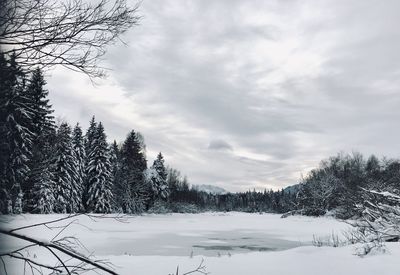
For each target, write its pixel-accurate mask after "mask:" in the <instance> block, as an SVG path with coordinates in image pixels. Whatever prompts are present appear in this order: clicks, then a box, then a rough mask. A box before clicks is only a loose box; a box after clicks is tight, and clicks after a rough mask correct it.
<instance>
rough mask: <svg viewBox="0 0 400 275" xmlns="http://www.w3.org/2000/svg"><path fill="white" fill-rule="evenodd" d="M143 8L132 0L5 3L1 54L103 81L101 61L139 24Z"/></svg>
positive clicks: (0, 0) (0, 1) (0, 14)
mask: <svg viewBox="0 0 400 275" xmlns="http://www.w3.org/2000/svg"><path fill="white" fill-rule="evenodd" d="M138 7H139V6H138V4H137V5H135V6H133V7H128V5H127V4H126V0H98V1H88V2H83V1H82V0H0V50H1V51H3V53H5V54H9V55H10V54H15V56H16V57H17V61H18V63H19V64H20V65H21V66H22V67H23V68H25V69H27V70H29V69H31V68H32V67H37V66H40V67H42V68H46V67H52V66H54V65H62V66H64V67H67V68H68V69H71V70H74V71H79V72H83V73H85V74H87V75H88V76H90V77H101V76H104V69H103V68H101V67H100V66H99V64H98V61H99V58H100V57H101V56H103V55H104V54H105V51H106V46H108V45H110V44H113V43H115V42H118V41H119V42H123V41H122V40H121V35H122V34H123V33H124V32H126V31H127V30H128V29H129V28H130V27H132V26H133V25H137V24H138V22H139V20H140V16H138V14H137V11H138Z"/></svg>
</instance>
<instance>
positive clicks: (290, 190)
mask: <svg viewBox="0 0 400 275" xmlns="http://www.w3.org/2000/svg"><path fill="white" fill-rule="evenodd" d="M299 190H300V184H299V183H298V184H294V185H290V186H288V187H286V188H283V192H284V193H291V194H294V193H297V192H298V191H299Z"/></svg>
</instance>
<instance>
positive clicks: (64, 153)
mask: <svg viewBox="0 0 400 275" xmlns="http://www.w3.org/2000/svg"><path fill="white" fill-rule="evenodd" d="M54 166H55V172H54V173H55V174H54V176H55V179H54V181H55V208H54V210H55V212H57V213H73V212H77V211H79V207H80V202H79V196H78V193H79V191H78V190H77V186H76V179H77V174H76V171H77V163H76V158H75V152H74V149H73V145H72V138H71V127H70V126H69V125H68V124H67V123H62V124H61V125H60V127H59V128H58V131H57V144H56V159H55V165H54Z"/></svg>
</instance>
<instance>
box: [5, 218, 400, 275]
mask: <svg viewBox="0 0 400 275" xmlns="http://www.w3.org/2000/svg"><path fill="white" fill-rule="evenodd" d="M60 217H62V215H19V216H12V217H11V216H3V217H0V219H1V222H2V223H1V225H2V227H3V228H15V227H19V226H23V225H27V224H32V223H38V222H43V221H50V220H54V219H57V218H60ZM111 217H112V215H108V216H106V218H104V217H103V218H99V219H91V218H89V217H86V216H80V217H76V218H74V219H73V220H74V221H75V222H74V223H73V224H72V225H70V226H69V227H68V228H67V229H66V230H64V231H63V232H62V234H61V235H60V236H59V237H62V236H74V237H77V238H79V240H80V241H81V242H82V243H83V244H84V245H85V246H86V248H87V250H88V251H89V252H88V251H85V250H84V249H82V250H81V252H85V253H86V254H88V253H90V252H94V254H95V255H97V259H107V260H108V261H110V262H111V263H112V264H113V265H114V266H115V269H116V271H117V272H119V273H120V274H123V275H125V274H126V275H128V274H129V275H131V274H147V275H152V274H154V275H156V274H159V275H167V274H171V273H173V274H175V271H176V268H177V266H179V270H180V273H179V274H183V273H185V272H187V271H190V270H192V269H194V268H196V267H197V265H198V264H199V263H200V261H201V259H204V265H205V266H206V268H207V271H208V272H211V274H266V275H267V274H268V275H270V274H283V275H284V274H288V275H289V274H290V275H292V274H296V275H303V274H304V275H312V274H321V275H322V274H335V275H338V274H363V275H368V274H371V275H372V274H374V275H375V274H383V275H384V274H388V275H389V274H393V275H394V274H396V275H398V274H400V261H399V259H400V243H390V244H388V245H387V247H386V252H385V253H378V254H375V255H368V256H365V257H359V256H356V255H354V254H355V249H356V246H354V245H353V246H343V247H338V248H334V247H314V246H312V245H311V241H312V240H313V236H317V237H324V236H329V235H331V234H335V235H338V236H339V238H342V239H344V238H343V236H342V233H343V232H344V231H346V230H348V229H349V228H350V227H349V225H348V224H346V223H344V222H340V221H338V220H335V219H334V218H328V217H321V218H312V217H300V216H291V217H288V218H285V219H281V218H280V215H274V214H248V213H237V212H230V213H211V212H209V213H202V214H168V215H143V216H128V217H125V218H124V219H123V221H122V222H121V221H117V220H115V219H112V218H111ZM4 221H7V223H4ZM67 223H68V222H67V221H64V222H62V223H58V224H57V225H60V224H67ZM57 232H58V230H57V229H53V230H50V229H48V228H45V227H43V226H40V227H36V228H34V229H28V230H21V231H20V232H19V233H21V234H25V235H29V236H35V237H37V238H40V239H47V240H50V239H52V238H53V237H54V236H55V235H56V234H57ZM20 244H21V243H17V242H15V241H13V242H11V241H10V239H6V240H2V247H1V248H0V251H1V252H4V251H9V250H10V249H13V248H16V247H17V246H18V245H20ZM258 248H260V251H261V252H260V251H258ZM261 248H262V249H261ZM30 254H31V255H35V256H36V257H37V258H36V260H38V261H41V262H47V263H49V264H54V263H55V260H54V259H52V258H51V257H50V255H48V253H46V252H44V251H42V250H41V249H38V248H35V249H32V250H31V251H30ZM191 254H193V257H190V255H191ZM9 263H14V266H13V267H12V268H11V269H10V270H11V271H12V272H10V271H9V274H19V273H18V270H19V268H21V266H22V265H17V264H16V263H15V262H10V261H9ZM0 273H1V268H0ZM45 274H46V273H45Z"/></svg>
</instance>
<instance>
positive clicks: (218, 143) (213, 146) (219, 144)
mask: <svg viewBox="0 0 400 275" xmlns="http://www.w3.org/2000/svg"><path fill="white" fill-rule="evenodd" d="M208 149H210V150H216V151H219V150H222V151H233V147H232V145H230V144H229V143H228V142H226V141H224V140H221V139H215V140H212V141H210V144H209V145H208Z"/></svg>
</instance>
